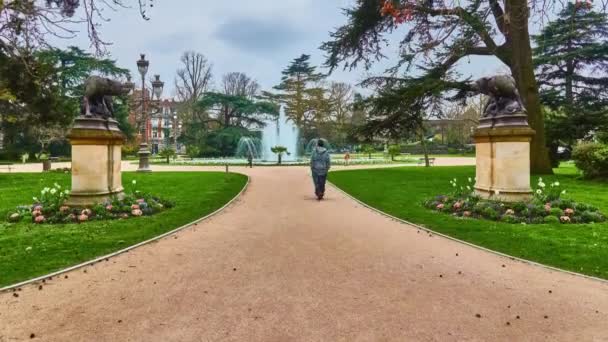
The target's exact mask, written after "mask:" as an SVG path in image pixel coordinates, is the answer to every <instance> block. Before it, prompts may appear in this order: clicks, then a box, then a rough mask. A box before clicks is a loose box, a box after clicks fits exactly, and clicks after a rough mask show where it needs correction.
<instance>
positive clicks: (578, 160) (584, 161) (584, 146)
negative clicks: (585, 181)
mask: <svg viewBox="0 0 608 342" xmlns="http://www.w3.org/2000/svg"><path fill="white" fill-rule="evenodd" d="M572 159H574V163H575V164H576V167H578V168H579V169H580V170H581V171H582V172H583V175H584V176H585V178H606V177H608V145H603V144H598V143H581V144H579V145H577V146H576V147H575V148H574V151H573V153H572Z"/></svg>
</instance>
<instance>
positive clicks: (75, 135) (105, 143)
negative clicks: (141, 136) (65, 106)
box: [66, 116, 125, 206]
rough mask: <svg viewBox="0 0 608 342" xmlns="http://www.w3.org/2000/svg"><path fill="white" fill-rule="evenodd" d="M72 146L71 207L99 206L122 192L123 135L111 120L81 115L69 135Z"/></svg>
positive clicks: (116, 123)
mask: <svg viewBox="0 0 608 342" xmlns="http://www.w3.org/2000/svg"><path fill="white" fill-rule="evenodd" d="M68 138H69V139H70V143H71V145H72V192H71V195H70V198H69V199H68V201H67V202H66V204H68V205H72V206H91V205H93V204H96V203H102V202H104V201H106V200H107V199H109V198H110V197H112V196H114V195H116V196H120V195H122V192H123V190H124V189H123V187H122V175H121V159H122V158H121V153H122V151H121V147H122V144H123V142H124V139H125V137H124V135H123V133H122V132H121V131H120V129H119V128H118V122H116V120H114V119H108V120H106V119H102V118H97V117H84V116H80V117H78V118H77V119H76V122H75V123H74V127H73V128H72V130H71V132H70V134H69V135H68Z"/></svg>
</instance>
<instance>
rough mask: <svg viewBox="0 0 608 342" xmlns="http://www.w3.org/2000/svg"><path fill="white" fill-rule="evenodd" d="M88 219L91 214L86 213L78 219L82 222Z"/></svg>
mask: <svg viewBox="0 0 608 342" xmlns="http://www.w3.org/2000/svg"><path fill="white" fill-rule="evenodd" d="M83 212H84V210H83ZM88 219H89V216H88V215H85V214H82V215H80V216H78V221H80V222H84V221H87V220H88Z"/></svg>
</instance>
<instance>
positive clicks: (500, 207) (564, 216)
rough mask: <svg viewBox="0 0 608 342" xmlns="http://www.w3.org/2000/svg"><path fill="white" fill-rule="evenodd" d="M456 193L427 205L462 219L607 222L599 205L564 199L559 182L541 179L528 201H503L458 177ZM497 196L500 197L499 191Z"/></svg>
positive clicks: (453, 182)
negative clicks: (475, 189) (485, 196)
mask: <svg viewBox="0 0 608 342" xmlns="http://www.w3.org/2000/svg"><path fill="white" fill-rule="evenodd" d="M450 184H451V185H452V188H453V189H454V191H453V193H451V194H448V195H440V196H437V197H435V198H433V199H429V200H426V201H425V202H424V206H425V207H427V208H429V209H433V210H436V211H439V212H443V213H449V214H452V215H453V216H457V217H463V218H478V219H487V220H492V221H502V222H506V223H523V224H527V223H532V224H539V223H563V224H573V223H595V222H604V221H606V216H605V215H603V214H602V213H600V212H599V210H598V208H597V207H595V206H592V205H588V204H585V203H577V202H575V201H573V200H571V199H567V198H563V195H565V194H566V190H563V189H561V188H560V183H559V182H554V183H551V184H550V185H549V186H547V185H546V184H545V183H544V182H543V180H542V178H540V179H539V181H538V188H537V189H535V190H534V197H533V198H532V199H531V200H529V201H526V202H515V203H511V202H501V201H498V200H485V199H482V198H481V197H479V196H477V195H475V193H474V192H473V191H472V188H473V179H471V178H469V179H468V184H466V185H464V186H460V185H459V184H458V180H457V179H454V180H451V181H450ZM495 195H496V197H497V198H500V192H499V191H496V192H495Z"/></svg>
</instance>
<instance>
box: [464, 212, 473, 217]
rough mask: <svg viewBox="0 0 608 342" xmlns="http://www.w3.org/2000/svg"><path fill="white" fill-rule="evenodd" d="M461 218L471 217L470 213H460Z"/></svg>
mask: <svg viewBox="0 0 608 342" xmlns="http://www.w3.org/2000/svg"><path fill="white" fill-rule="evenodd" d="M462 216H464V217H471V212H470V211H465V212H463V213H462Z"/></svg>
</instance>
